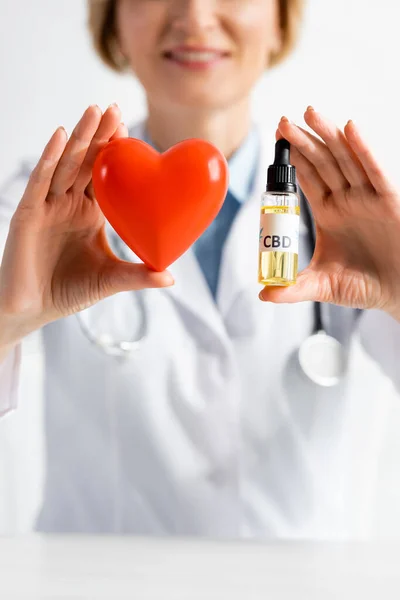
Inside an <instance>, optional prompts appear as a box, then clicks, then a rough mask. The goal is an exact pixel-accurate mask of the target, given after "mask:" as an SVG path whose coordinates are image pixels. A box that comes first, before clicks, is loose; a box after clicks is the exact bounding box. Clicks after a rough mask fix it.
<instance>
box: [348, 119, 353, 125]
mask: <svg viewBox="0 0 400 600" xmlns="http://www.w3.org/2000/svg"><path fill="white" fill-rule="evenodd" d="M346 125H354V121H353V119H349V120H348V121H347V123H346Z"/></svg>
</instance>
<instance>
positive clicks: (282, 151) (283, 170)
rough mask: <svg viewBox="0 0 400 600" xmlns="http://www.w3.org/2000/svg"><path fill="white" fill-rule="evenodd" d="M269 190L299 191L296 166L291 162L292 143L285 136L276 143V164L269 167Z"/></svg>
mask: <svg viewBox="0 0 400 600" xmlns="http://www.w3.org/2000/svg"><path fill="white" fill-rule="evenodd" d="M267 192H287V193H290V192H293V193H296V192H297V185H296V168H295V167H294V166H293V165H291V164H290V143H289V142H288V141H287V140H285V139H284V138H281V139H280V140H278V141H277V142H276V144H275V160H274V164H273V165H271V166H270V167H268V178H267Z"/></svg>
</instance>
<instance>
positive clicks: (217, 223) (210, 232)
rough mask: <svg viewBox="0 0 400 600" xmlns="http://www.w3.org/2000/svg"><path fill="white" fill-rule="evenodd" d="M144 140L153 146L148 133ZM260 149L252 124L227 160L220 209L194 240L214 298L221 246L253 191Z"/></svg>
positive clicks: (196, 252) (198, 258) (197, 255)
mask: <svg viewBox="0 0 400 600" xmlns="http://www.w3.org/2000/svg"><path fill="white" fill-rule="evenodd" d="M144 141H145V142H147V143H148V144H150V145H152V146H153V147H154V144H152V142H151V140H150V138H149V136H148V135H147V134H145V136H144ZM258 153H259V137H258V133H257V131H256V129H255V128H253V129H251V131H250V133H249V134H248V136H247V137H246V139H245V140H244V142H243V144H242V145H241V146H240V148H239V149H238V150H237V151H236V152H235V153H234V154H233V155H232V156H231V158H230V159H229V161H228V166H229V190H228V193H227V196H226V198H225V202H224V204H223V206H222V208H221V210H220V212H219V213H218V215H217V216H216V218H215V219H214V221H213V222H212V223H211V225H210V226H209V227H208V228H207V229H206V231H205V232H204V233H203V235H202V236H201V237H200V238H199V239H198V240H197V241H196V242H195V244H194V252H195V254H196V257H197V260H198V261H199V264H200V267H201V269H202V271H203V274H204V277H205V279H206V281H207V283H208V286H209V288H210V291H211V294H212V295H213V297H214V298H215V297H216V293H217V287H218V279H219V270H220V264H221V256H222V250H223V247H224V244H225V241H226V238H227V236H228V234H229V231H230V228H231V226H232V223H233V221H234V219H235V217H236V215H237V213H238V211H239V209H240V206H241V204H243V203H244V202H245V201H246V199H247V198H248V197H249V195H250V194H251V192H252V189H253V185H254V180H255V176H256V169H257V158H258Z"/></svg>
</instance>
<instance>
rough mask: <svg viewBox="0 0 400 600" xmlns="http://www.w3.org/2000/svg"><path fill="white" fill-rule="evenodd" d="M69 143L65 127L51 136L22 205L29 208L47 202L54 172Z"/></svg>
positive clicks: (29, 183) (32, 175) (27, 188)
mask: <svg viewBox="0 0 400 600" xmlns="http://www.w3.org/2000/svg"><path fill="white" fill-rule="evenodd" d="M67 141H68V136H67V132H66V131H65V129H64V128H63V127H59V128H58V129H57V130H56V131H55V132H54V133H53V135H52V136H51V138H50V140H49V142H48V144H47V145H46V147H45V149H44V150H43V153H42V156H41V157H40V160H39V162H38V164H37V165H36V167H35V168H34V169H33V171H32V173H31V176H30V178H29V181H28V185H27V186H26V189H25V192H24V195H23V197H22V200H21V204H24V205H25V206H27V205H28V204H29V205H35V204H38V203H42V202H45V201H46V198H47V195H48V193H49V189H50V185H51V182H52V178H53V175H54V172H55V170H56V168H57V165H58V162H59V160H60V158H61V156H62V154H63V152H64V150H65V146H66V144H67Z"/></svg>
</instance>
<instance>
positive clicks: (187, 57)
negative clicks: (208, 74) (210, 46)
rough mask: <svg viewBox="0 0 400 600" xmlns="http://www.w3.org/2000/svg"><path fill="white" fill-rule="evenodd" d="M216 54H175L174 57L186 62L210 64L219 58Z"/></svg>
mask: <svg viewBox="0 0 400 600" xmlns="http://www.w3.org/2000/svg"><path fill="white" fill-rule="evenodd" d="M219 56H220V55H219V54H216V53H215V52H173V53H172V57H173V58H175V59H177V60H182V61H186V62H208V61H210V60H214V59H215V58H218V57H219Z"/></svg>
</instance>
